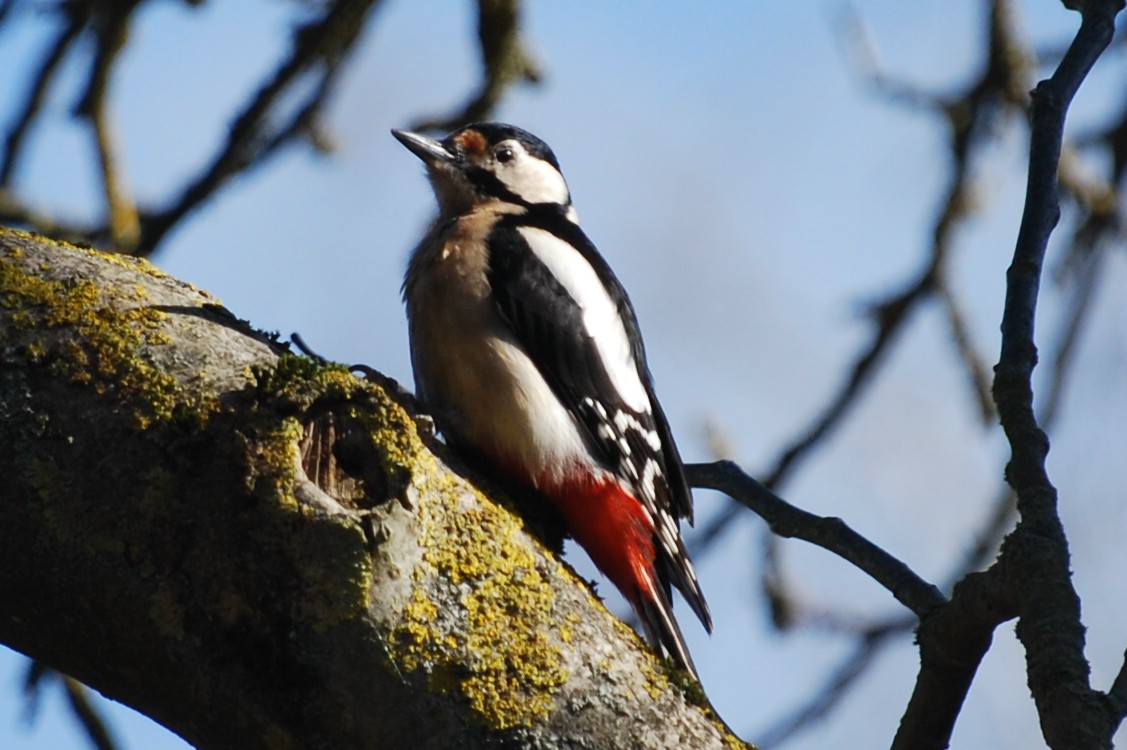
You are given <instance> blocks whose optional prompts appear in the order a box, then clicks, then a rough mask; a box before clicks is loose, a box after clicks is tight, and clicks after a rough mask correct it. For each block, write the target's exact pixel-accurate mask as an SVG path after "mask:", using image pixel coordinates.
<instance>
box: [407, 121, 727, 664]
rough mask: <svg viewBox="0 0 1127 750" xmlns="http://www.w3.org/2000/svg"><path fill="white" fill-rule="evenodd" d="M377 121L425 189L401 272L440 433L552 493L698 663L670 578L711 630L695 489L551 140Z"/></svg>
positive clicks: (507, 131)
mask: <svg viewBox="0 0 1127 750" xmlns="http://www.w3.org/2000/svg"><path fill="white" fill-rule="evenodd" d="M392 134H393V135H394V136H395V137H396V138H397V139H398V140H399V141H400V143H402V144H403V145H404V146H406V147H407V148H408V149H409V150H410V151H411V152H412V153H413V154H415V155H416V156H417V157H419V158H420V159H422V161H423V163H424V164H425V165H426V169H427V174H428V177H429V179H430V183H431V186H432V187H433V189H434V194H435V197H436V198H437V201H438V217H437V219H435V221H434V223H433V225H432V226H431V228H430V230H429V231H428V233H427V234H426V236H425V237H424V238H423V240H422V242H420V243H419V245H418V246H417V247H416V248H415V250H414V252H413V253H412V255H411V258H410V261H409V263H408V267H407V274H406V278H405V279H404V282H403V298H404V301H405V303H406V307H407V317H408V325H409V332H410V342H411V363H412V367H413V368H414V373H415V385H416V389H417V390H418V395H419V398H420V399H421V400H422V402H423V404H424V405H425V406H426V407H427V408H428V410H429V411H430V412H431V414H432V416H433V417H434V419H435V422H436V424H437V426H438V427H439V429H440V430H441V431H442V433H443V435H444V436H445V437H446V440H447V442H448V443H449V444H450V445H451V446H452V447H453V448H455V449H456V450H457V449H459V448H461V449H463V450H465V451H467V452H469V453H471V454H472V455H474V456H477V457H483V458H484V459H485V461H486V462H487V463H488V464H489V465H490V466H491V468H492V469H494V470H496V471H497V472H499V473H500V474H501V475H503V476H505V477H507V478H508V479H509V480H514V481H516V482H518V483H520V484H523V485H525V486H529V487H532V488H534V489H535V490H537V491H538V492H539V493H540V495H542V496H544V497H547V498H548V499H549V500H550V501H551V502H552V504H553V505H554V506H555V507H556V509H558V511H559V513H560V514H561V515H562V516H563V518H564V519H565V521H566V524H567V526H568V531H569V533H570V534H571V535H572V537H573V538H574V539H575V540H576V541H577V542H578V543H579V545H580V546H581V547H583V549H584V550H585V551H586V552H587V554H588V555H589V556H590V557H591V559H592V561H593V562H594V563H595V565H596V566H597V567H598V568H599V570H601V571H602V572H603V574H604V575H606V576H607V578H609V579H610V580H611V582H612V583H614V585H615V586H616V587H617V588H618V589H619V591H621V592H622V594H623V596H624V597H625V598H626V599H627V601H629V602H630V604H631V606H632V607H633V608H634V611H635V612H636V613H637V615H638V619H639V620H640V622H641V624H642V629H643V630H644V631H645V635H646V638H647V640H648V641H649V643H650V644H651V647H652V648H653V649H654V650H655V651H656V652H657V653H659V654H661V655H664V656H667V657H669V658H671V659H672V660H673V661H674V662H675V663H676V664H677V665H678V666H680V667H681V668H682V669H684V670H686V671H687V672H689V673H690V674H691V675H692V676H693V677H694V678H695V677H696V670H695V668H694V666H693V661H692V658H691V657H690V656H689V651H688V649H687V648H686V646H685V640H684V637H683V636H682V635H681V630H680V628H679V627H678V625H677V621H676V620H675V619H674V617H673V605H672V601H671V588H670V587H671V586H675V587H676V588H677V589H678V590H680V591H681V593H682V595H683V596H684V598H685V600H686V602H688V604H689V606H690V607H691V608H692V610H693V612H695V613H696V615H697V617H699V618H700V621H701V622H702V623H703V625H704V627H705V629H706V630H708V631H709V632H711V630H712V618H711V615H710V614H709V611H708V605H707V604H706V603H705V600H704V594H703V593H702V591H701V588H700V584H699V583H698V582H697V576H696V572H695V571H694V570H693V564H692V562H691V561H690V560H689V556H688V553H687V552H686V550H685V544H684V541H683V540H682V538H681V532H680V528H679V523H678V522H679V520H680V519H682V518H684V519H686V520H687V521H688V522H689V523H690V524H691V523H692V522H693V505H692V502H693V501H692V495H691V493H690V491H689V487H688V484H687V483H686V481H685V475H684V470H683V468H682V465H681V457H680V455H679V453H678V452H677V446H676V444H675V443H674V442H673V435H672V433H671V432H670V429H669V423H668V421H667V420H666V418H665V414H664V413H663V412H662V409H661V405H660V404H659V403H658V401H657V398H656V397H655V395H654V388H653V382H652V379H651V377H650V373H649V368H648V366H647V364H646V354H645V349H644V347H643V344H642V338H641V334H640V333H639V330H638V322H637V319H636V317H635V315H634V309H633V306H632V305H631V303H630V299H629V298H628V297H627V296H626V291H625V290H624V289H623V288H622V284H621V283H619V281H618V279H617V278H616V277H615V275H614V273H613V272H612V271H611V269H610V266H609V265H607V262H606V261H605V260H604V259H603V257H602V256H601V255H600V254H599V252H598V250H596V249H595V246H594V245H593V244H592V243H591V240H589V239H588V238H587V235H586V234H584V232H583V230H582V229H580V228H579V223H578V221H579V219H578V215H577V214H576V211H575V208H574V207H573V206H572V202H571V193H570V191H569V190H568V187H567V183H566V182H565V181H564V177H563V175H562V173H561V172H560V165H559V162H558V161H557V159H556V156H555V154H554V153H552V150H551V149H550V148H549V147H548V145H547V144H546V143H544V142H543V141H542V140H540V139H539V138H537V137H536V136H534V135H532V134H531V133H528V132H527V131H525V130H522V129H520V128H517V127H514V126H512V125H505V124H500V123H474V124H472V125H468V126H466V127H464V128H462V129H461V130H458V131H456V132H455V133H452V134H451V135H449V136H448V137H447V138H445V139H444V140H441V141H439V140H435V139H433V138H428V137H426V136H423V135H419V134H417V133H411V132H406V131H401V130H392Z"/></svg>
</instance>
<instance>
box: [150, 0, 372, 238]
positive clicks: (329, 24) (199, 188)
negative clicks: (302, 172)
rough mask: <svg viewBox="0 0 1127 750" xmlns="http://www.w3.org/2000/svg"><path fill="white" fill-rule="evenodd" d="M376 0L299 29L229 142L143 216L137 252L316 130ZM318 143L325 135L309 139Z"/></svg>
mask: <svg viewBox="0 0 1127 750" xmlns="http://www.w3.org/2000/svg"><path fill="white" fill-rule="evenodd" d="M378 3H379V0H335V2H333V3H332V5H331V6H330V7H329V8H328V10H327V11H326V12H325V14H324V16H323V17H322V18H320V19H319V20H318V21H316V22H314V23H311V24H309V25H307V26H305V27H303V28H301V29H299V30H298V31H297V32H296V33H295V34H294V38H293V46H292V49H291V53H290V56H289V58H288V59H286V60H285V61H283V62H282V63H281V65H279V66H278V68H277V70H276V71H275V72H274V75H273V77H272V78H271V79H270V81H269V82H268V83H266V84H265V85H264V86H263V87H262V88H261V89H260V90H259V91H258V93H257V94H256V95H255V96H254V98H253V99H252V100H251V102H250V103H249V104H248V105H247V106H246V108H245V109H243V111H242V113H241V114H240V115H239V116H238V118H237V119H236V120H235V123H234V124H233V125H232V126H231V130H230V132H229V134H228V137H227V142H226V144H225V145H224V146H223V148H222V149H221V150H220V151H219V153H218V154H216V156H215V157H214V158H213V159H212V161H211V163H210V164H208V165H207V166H205V167H204V169H203V170H202V171H201V173H200V175H199V176H198V177H197V178H196V179H195V180H193V181H192V182H191V183H190V184H189V185H188V186H187V187H186V188H185V189H184V191H183V193H182V194H181V196H180V197H179V198H178V199H177V200H176V201H174V202H173V204H172V205H171V206H169V207H168V208H166V209H164V210H162V211H159V212H155V213H145V214H144V215H143V216H142V236H141V242H140V244H139V245H138V248H137V252H138V254H140V255H148V254H150V253H151V252H152V251H153V250H154V249H155V248H156V247H157V245H158V244H159V242H160V241H161V239H163V237H164V236H165V234H166V233H167V232H168V231H169V230H170V229H172V227H173V226H175V225H176V224H177V223H178V222H179V221H180V220H181V219H183V218H184V217H185V216H186V215H187V214H189V213H190V212H191V211H193V210H195V209H196V208H198V207H199V206H200V205H201V204H202V203H204V202H205V201H206V200H208V199H209V198H210V197H211V196H212V195H213V194H214V193H215V192H216V191H217V190H218V189H219V188H220V187H222V186H223V185H224V184H226V182H227V181H228V180H230V179H231V178H232V177H234V176H235V175H237V174H240V173H242V172H244V171H246V170H247V169H249V168H251V167H256V166H260V165H262V164H263V163H264V162H265V161H266V160H267V159H268V158H269V157H271V156H273V155H275V154H276V153H277V152H278V151H279V149H280V148H281V146H283V145H288V144H289V143H291V142H293V141H294V140H295V139H296V138H299V137H300V138H308V137H309V136H310V135H311V134H316V133H317V128H316V117H317V115H318V112H319V109H320V107H321V105H322V104H323V102H324V100H325V97H326V96H327V95H328V93H329V91H330V90H331V88H332V81H333V79H334V77H335V75H336V73H335V70H336V69H337V68H338V67H339V66H341V65H343V64H344V62H345V61H346V60H347V58H348V56H349V55H350V53H351V52H352V49H353V47H354V45H355V43H356V41H357V39H358V38H359V35H360V32H361V31H362V29H363V28H364V24H365V20H366V19H367V17H368V14H369V13H370V12H371V11H372V10H373V9H374V7H375V6H376V5H377V4H378ZM305 76H314V77H315V78H316V85H315V86H314V87H313V92H312V93H311V94H310V95H309V96H308V97H307V98H306V100H305V102H304V104H302V105H301V106H300V107H298V108H297V110H296V112H295V114H293V115H292V116H291V117H290V118H288V120H287V121H286V122H284V123H282V124H280V125H276V126H275V125H273V124H272V118H273V116H274V115H275V114H276V113H275V109H276V108H277V107H279V106H280V104H281V102H282V101H283V100H284V98H285V97H286V95H287V94H288V93H289V92H290V91H291V90H292V89H293V88H294V87H295V86H297V85H299V84H300V83H301V82H302V81H303V80H304V79H305ZM311 140H312V142H314V143H316V144H318V145H319V146H320V145H322V144H323V143H324V140H325V139H324V138H323V137H321V136H319V135H317V136H316V137H314V138H312V139H311Z"/></svg>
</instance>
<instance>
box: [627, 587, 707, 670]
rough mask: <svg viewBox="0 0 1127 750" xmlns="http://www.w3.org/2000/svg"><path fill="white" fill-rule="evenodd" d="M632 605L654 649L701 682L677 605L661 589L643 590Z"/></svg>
mask: <svg viewBox="0 0 1127 750" xmlns="http://www.w3.org/2000/svg"><path fill="white" fill-rule="evenodd" d="M630 603H631V604H632V605H633V606H634V611H635V612H637V614H638V619H639V620H640V621H641V623H642V630H643V631H644V632H645V634H646V640H647V641H649V643H650V646H651V647H652V648H653V649H654V650H655V651H657V652H658V653H659V654H665V655H666V656H668V657H669V658H670V659H672V660H673V663H674V664H676V665H677V666H678V667H680V668H681V669H683V670H685V671H686V672H688V673H689V674H690V675H692V677H693V679H694V680H696V681H697V682H700V677H699V676H698V675H697V669H696V665H694V664H693V657H692V656H690V655H689V647H688V646H687V645H686V644H685V636H683V635H682V634H681V628H680V627H678V626H677V620H676V618H674V617H673V605H672V604H671V603H670V601H669V597H668V596H666V595H665V592H664V591H663V590H662V589H661V588H660V587H651V588H650V591H648V592H646V591H640V590H639V591H638V592H637V593H636V595H635V596H634V597H631V602H630Z"/></svg>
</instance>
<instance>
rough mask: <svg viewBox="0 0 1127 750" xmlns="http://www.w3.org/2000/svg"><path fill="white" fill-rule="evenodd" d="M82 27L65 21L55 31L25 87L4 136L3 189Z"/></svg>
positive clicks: (75, 21)
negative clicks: (50, 88)
mask: <svg viewBox="0 0 1127 750" xmlns="http://www.w3.org/2000/svg"><path fill="white" fill-rule="evenodd" d="M83 25H84V24H83V22H82V21H81V20H80V19H78V18H74V17H71V18H68V19H67V21H66V22H65V23H64V24H63V25H62V26H61V27H60V28H59V33H58V36H56V37H55V41H54V42H53V43H51V44H50V45H49V46H48V48H47V53H46V54H45V55H44V56H43V61H42V62H41V63H40V65H39V69H38V70H37V71H36V72H35V75H34V77H33V78H32V82H31V86H30V87H29V88H28V92H27V97H26V98H25V100H24V106H23V110H22V111H21V112H20V113H19V115H18V116H17V117H16V119H15V122H14V123H13V124H12V129H11V130H9V131H8V137H7V139H5V141H4V157H3V162H0V187H7V186H9V185H10V184H11V182H12V177H13V175H14V174H15V171H16V165H17V164H18V163H19V159H20V157H21V156H23V143H24V138H25V137H26V136H27V133H28V131H29V130H30V129H31V126H32V124H33V123H34V122H35V118H36V115H38V114H39V111H40V110H41V109H42V108H43V104H44V102H45V101H46V99H47V89H48V88H49V87H50V86H51V83H52V81H54V79H55V73H56V72H57V71H58V69H59V63H60V62H62V60H63V58H64V57H65V56H66V53H67V51H68V50H69V49H70V47H71V45H72V44H73V43H74V40H75V39H77V38H78V35H79V34H80V33H82V29H83Z"/></svg>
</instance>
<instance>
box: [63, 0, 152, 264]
mask: <svg viewBox="0 0 1127 750" xmlns="http://www.w3.org/2000/svg"><path fill="white" fill-rule="evenodd" d="M142 1H143V0H127V1H126V2H117V3H109V4H105V5H95V6H92V7H93V8H94V10H93V13H94V16H93V18H92V19H91V21H92V23H93V26H94V28H95V31H96V32H97V33H96V39H97V42H96V45H97V48H96V52H95V54H94V64H93V65H92V66H91V70H90V78H89V80H88V81H87V83H86V91H85V93H84V94H83V95H82V99H81V101H80V102H79V104H78V107H77V112H78V114H79V115H81V116H83V117H85V118H86V119H87V120H88V121H89V123H90V128H91V130H92V131H93V135H94V143H95V144H96V150H97V153H98V165H99V167H100V168H101V174H102V192H103V193H104V195H105V199H106V213H107V215H108V217H109V220H108V225H109V236H110V242H111V245H112V248H113V249H114V251H116V252H120V253H125V254H131V253H132V252H133V251H134V249H135V248H136V246H137V243H138V242H139V241H140V239H141V225H140V222H139V220H138V217H137V205H136V203H135V202H134V201H133V199H132V198H131V197H130V196H129V192H128V188H127V186H126V181H125V175H124V172H123V170H122V169H121V165H120V163H119V162H120V160H121V155H120V151H119V149H118V148H117V143H116V134H115V133H114V132H113V125H112V123H111V122H110V114H109V102H108V100H109V96H110V77H111V75H112V74H113V68H114V65H115V63H116V62H117V60H118V57H119V55H120V53H121V51H122V49H124V47H125V43H126V41H127V40H128V37H129V23H130V20H131V18H132V15H133V12H134V10H136V9H137V7H138V6H139V5H140V4H141V2H142Z"/></svg>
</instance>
